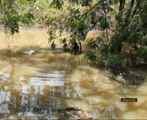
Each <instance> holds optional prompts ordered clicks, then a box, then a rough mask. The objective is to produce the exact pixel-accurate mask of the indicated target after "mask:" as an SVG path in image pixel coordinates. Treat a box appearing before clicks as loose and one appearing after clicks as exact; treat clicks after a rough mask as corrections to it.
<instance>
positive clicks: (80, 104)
mask: <svg viewBox="0 0 147 120" xmlns="http://www.w3.org/2000/svg"><path fill="white" fill-rule="evenodd" d="M37 34H38V33H37ZM37 34H36V35H37ZM31 37H32V36H31ZM23 39H24V40H25V38H23ZM35 39H36V38H35ZM14 43H15V42H14ZM37 44H38V43H37ZM42 45H43V43H42ZM23 47H24V46H23ZM137 70H139V71H141V72H143V74H144V75H145V76H146V73H147V71H146V69H141V68H137ZM111 76H112V73H111V72H110V71H107V70H101V69H99V68H94V67H92V66H91V65H90V64H89V63H88V62H87V60H86V59H85V57H84V56H83V55H78V56H75V55H71V54H69V53H63V52H61V51H50V50H48V49H47V47H46V46H43V47H42V48H40V47H36V48H25V49H24V48H23V49H21V50H20V51H19V52H12V53H10V52H9V51H6V50H4V49H3V50H1V52H0V119H77V118H82V119H89V118H93V119H118V118H121V119H128V118H131V119H141V118H142V119H145V118H147V104H146V102H147V88H146V86H147V76H146V77H145V81H144V82H143V83H142V84H141V85H139V86H126V85H124V84H122V83H120V82H117V81H115V80H112V79H111ZM116 79H117V80H120V81H124V80H123V78H122V76H121V75H119V76H116ZM121 98H137V102H121Z"/></svg>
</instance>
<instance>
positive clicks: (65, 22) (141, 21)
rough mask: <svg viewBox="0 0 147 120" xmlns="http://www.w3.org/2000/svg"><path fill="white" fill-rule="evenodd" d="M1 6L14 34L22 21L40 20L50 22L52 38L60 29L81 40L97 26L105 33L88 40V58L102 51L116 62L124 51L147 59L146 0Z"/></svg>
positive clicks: (28, 0)
mask: <svg viewBox="0 0 147 120" xmlns="http://www.w3.org/2000/svg"><path fill="white" fill-rule="evenodd" d="M0 7H1V8H0V14H1V17H0V22H1V23H2V24H4V25H5V28H6V30H7V29H9V30H10V31H11V33H12V34H14V33H15V32H18V31H19V23H23V24H33V23H36V22H37V23H39V24H40V23H41V24H44V25H48V27H49V31H48V33H49V40H50V41H51V40H54V39H55V37H58V36H57V35H55V33H56V32H57V31H58V32H60V35H62V33H65V32H68V33H69V34H70V38H69V39H71V40H74V41H79V40H84V39H85V38H86V35H87V33H88V32H89V31H90V30H92V29H97V30H100V31H102V32H103V34H102V35H101V36H99V37H98V38H96V39H95V40H92V41H90V42H89V43H88V46H89V48H90V51H89V52H87V53H86V55H87V58H88V59H91V60H93V59H95V57H96V55H95V54H96V53H97V52H100V53H101V55H102V56H103V58H105V59H106V60H105V61H107V63H108V64H109V63H110V64H113V65H116V64H115V62H116V63H117V62H118V60H121V59H118V58H122V54H123V55H124V56H125V58H126V59H128V60H132V59H133V58H134V61H135V60H138V59H137V58H140V59H142V60H144V61H145V62H146V61H147V59H146V56H147V52H146V46H147V42H146V41H147V35H146V31H147V20H146V19H147V0H129V1H126V0H64V1H63V0H51V1H48V0H36V1H33V0H0ZM128 54H129V55H130V56H128ZM112 61H113V62H114V63H112ZM132 63H133V61H132Z"/></svg>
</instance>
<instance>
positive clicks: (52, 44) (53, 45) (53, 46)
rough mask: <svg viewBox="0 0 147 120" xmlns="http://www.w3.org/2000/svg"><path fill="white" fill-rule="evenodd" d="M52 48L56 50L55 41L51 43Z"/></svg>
mask: <svg viewBox="0 0 147 120" xmlns="http://www.w3.org/2000/svg"><path fill="white" fill-rule="evenodd" d="M51 49H52V50H55V49H56V44H55V43H54V42H52V43H51Z"/></svg>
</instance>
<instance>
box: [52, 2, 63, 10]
mask: <svg viewBox="0 0 147 120" xmlns="http://www.w3.org/2000/svg"><path fill="white" fill-rule="evenodd" d="M63 4H64V2H63V0H53V1H52V2H51V4H50V6H51V7H53V8H57V9H61V8H62V5H63Z"/></svg>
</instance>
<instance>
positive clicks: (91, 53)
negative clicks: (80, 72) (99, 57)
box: [86, 51, 96, 62]
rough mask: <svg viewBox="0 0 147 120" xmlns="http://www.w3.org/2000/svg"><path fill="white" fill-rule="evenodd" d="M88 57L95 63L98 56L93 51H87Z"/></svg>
mask: <svg viewBox="0 0 147 120" xmlns="http://www.w3.org/2000/svg"><path fill="white" fill-rule="evenodd" d="M86 57H87V59H88V60H90V61H93V62H94V61H95V60H96V54H95V52H93V51H87V53H86Z"/></svg>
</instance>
